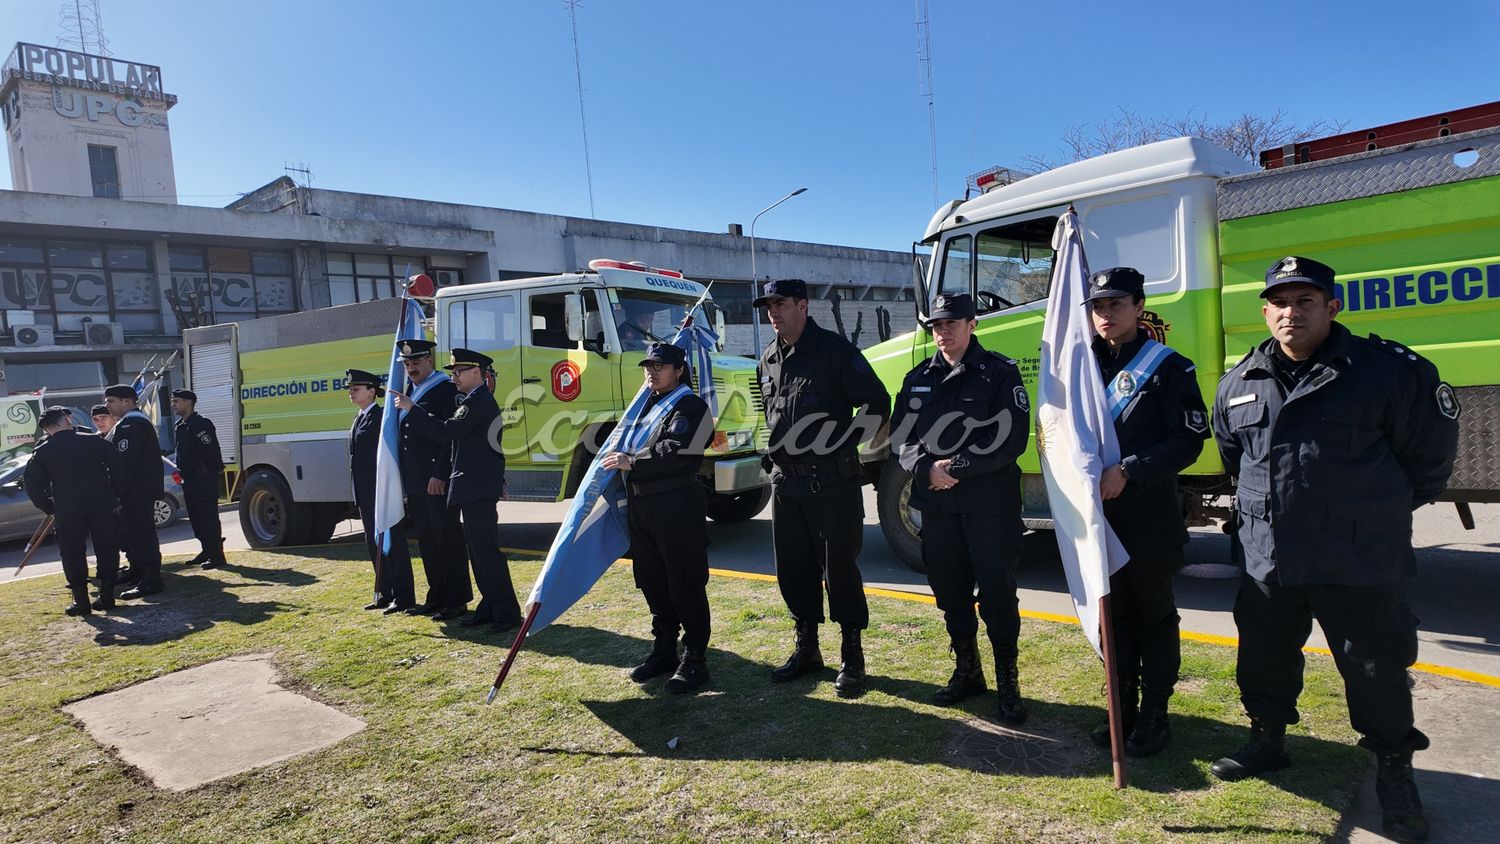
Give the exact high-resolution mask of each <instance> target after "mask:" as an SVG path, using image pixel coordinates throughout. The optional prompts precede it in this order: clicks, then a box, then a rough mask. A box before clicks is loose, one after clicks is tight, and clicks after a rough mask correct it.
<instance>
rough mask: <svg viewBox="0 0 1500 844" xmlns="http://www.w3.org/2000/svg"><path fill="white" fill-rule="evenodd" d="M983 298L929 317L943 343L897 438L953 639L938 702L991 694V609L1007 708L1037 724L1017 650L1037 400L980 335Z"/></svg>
mask: <svg viewBox="0 0 1500 844" xmlns="http://www.w3.org/2000/svg"><path fill="white" fill-rule="evenodd" d="M974 326H975V322H974V300H973V299H972V298H970V296H969V295H968V294H966V293H960V294H953V295H949V294H944V295H940V296H938V297H937V299H936V300H935V301H934V302H933V305H932V311H931V313H930V314H929V315H928V318H927V327H928V328H929V329H930V330H931V331H932V333H933V338H934V340H935V342H936V344H937V348H938V350H937V353H936V354H934V355H933V356H932V358H931V359H930V360H925V361H923V362H921V363H919V364H917V365H916V367H915V368H913V369H912V370H911V371H910V372H908V373H907V374H906V378H905V379H904V380H903V381H902V383H901V391H900V392H899V393H898V394H897V396H896V409H895V412H894V413H893V414H892V416H891V445H892V447H893V448H894V449H895V451H896V458H897V459H898V460H899V461H900V463H901V468H903V469H905V470H906V471H908V472H910V473H911V498H910V503H911V506H912V507H913V508H915V509H917V510H919V511H921V513H922V561H923V562H924V563H925V564H926V565H927V581H928V583H930V584H931V585H932V595H933V598H935V599H936V601H937V605H938V609H940V610H942V611H943V620H944V622H945V624H946V625H947V628H948V638H949V640H950V641H951V643H952V648H953V654H954V659H955V663H956V664H955V667H954V671H953V675H952V676H951V677H950V678H949V680H948V685H946V686H944V687H942V688H941V689H938V690H937V692H936V693H935V694H934V695H933V700H934V701H935V702H937V703H938V704H940V705H943V706H952V705H953V704H956V703H958V702H959V701H961V700H963V699H965V698H967V697H970V696H972V695H976V694H983V693H984V692H985V691H986V688H987V687H986V686H985V680H984V668H983V667H982V664H981V662H980V658H979V643H978V639H977V636H978V632H979V618H977V617H975V614H974V589H975V587H976V586H977V587H978V588H979V615H980V616H982V617H983V618H984V625H985V630H986V632H987V633H988V634H989V638H990V645H991V647H992V648H993V649H994V652H995V680H996V685H997V686H998V687H999V695H998V699H997V713H998V716H999V718H1000V720H1001V721H1002V722H1004V723H1007V724H1020V723H1022V722H1023V721H1025V720H1026V704H1025V702H1024V701H1023V700H1022V699H1021V687H1020V680H1019V678H1018V676H1017V670H1016V657H1017V656H1018V654H1019V643H1020V636H1021V605H1020V601H1019V599H1018V598H1017V597H1016V565H1017V564H1018V563H1019V562H1020V557H1021V534H1022V532H1023V528H1022V525H1021V472H1020V469H1018V468H1016V458H1017V457H1019V456H1020V454H1021V452H1022V451H1025V450H1026V439H1027V434H1028V432H1029V431H1030V429H1031V424H1030V419H1031V403H1030V401H1029V400H1028V399H1027V397H1026V387H1025V385H1023V384H1022V382H1021V373H1020V371H1019V370H1018V369H1016V364H1015V362H1014V361H1012V360H1010V359H1009V358H1006V357H1004V356H1003V355H999V354H996V353H995V352H991V351H988V350H986V349H985V348H984V346H982V345H980V343H979V338H977V337H975V336H974Z"/></svg>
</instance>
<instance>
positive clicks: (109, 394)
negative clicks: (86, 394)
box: [104, 384, 140, 401]
mask: <svg viewBox="0 0 1500 844" xmlns="http://www.w3.org/2000/svg"><path fill="white" fill-rule="evenodd" d="M104 397H105V398H107V399H130V400H131V401H136V400H137V399H139V398H140V396H137V395H136V394H135V388H134V387H132V386H130V385H129V384H116V385H114V386H113V387H110V388H108V389H106V390H105V391H104Z"/></svg>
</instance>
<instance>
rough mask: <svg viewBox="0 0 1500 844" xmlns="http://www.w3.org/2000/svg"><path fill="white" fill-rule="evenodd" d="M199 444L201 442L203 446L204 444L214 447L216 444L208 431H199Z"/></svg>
mask: <svg viewBox="0 0 1500 844" xmlns="http://www.w3.org/2000/svg"><path fill="white" fill-rule="evenodd" d="M198 442H201V443H203V444H204V445H213V443H214V438H213V437H210V436H209V435H208V432H207V431H199V432H198Z"/></svg>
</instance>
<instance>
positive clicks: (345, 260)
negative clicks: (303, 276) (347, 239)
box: [324, 252, 461, 305]
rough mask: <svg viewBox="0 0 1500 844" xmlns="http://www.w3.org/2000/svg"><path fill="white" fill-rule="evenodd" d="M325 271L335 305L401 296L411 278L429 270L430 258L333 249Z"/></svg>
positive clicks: (326, 258) (327, 255) (326, 257)
mask: <svg viewBox="0 0 1500 844" xmlns="http://www.w3.org/2000/svg"><path fill="white" fill-rule="evenodd" d="M324 272H325V274H326V275H327V276H328V295H329V298H330V299H331V300H332V301H331V304H334V305H352V304H354V303H355V302H368V301H370V300H372V299H389V298H391V297H392V296H399V295H400V294H401V291H402V290H404V289H405V287H406V280H407V279H408V278H410V277H411V276H414V275H416V274H417V273H423V272H427V259H426V258H422V257H420V256H415V255H379V254H374V253H359V252H355V253H350V252H329V253H326V255H325V258H324ZM445 272H449V271H445ZM433 280H434V281H437V279H436V278H434V279H433ZM460 280H461V278H460Z"/></svg>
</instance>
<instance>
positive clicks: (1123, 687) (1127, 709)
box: [1089, 677, 1141, 750]
mask: <svg viewBox="0 0 1500 844" xmlns="http://www.w3.org/2000/svg"><path fill="white" fill-rule="evenodd" d="M1140 697H1141V684H1140V681H1138V680H1136V679H1135V678H1134V677H1132V678H1130V679H1129V680H1122V681H1121V682H1120V720H1121V721H1122V722H1124V723H1123V726H1124V727H1125V735H1126V737H1127V740H1128V737H1129V736H1130V734H1131V733H1132V732H1134V731H1135V720H1136V716H1137V715H1138V714H1139V713H1140ZM1106 705H1108V704H1106ZM1089 741H1092V742H1093V743H1094V746H1095V747H1097V748H1099V749H1100V750H1109V713H1108V712H1105V713H1104V723H1103V724H1100V725H1099V726H1097V727H1095V728H1094V731H1093V732H1092V733H1089Z"/></svg>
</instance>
